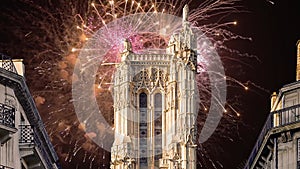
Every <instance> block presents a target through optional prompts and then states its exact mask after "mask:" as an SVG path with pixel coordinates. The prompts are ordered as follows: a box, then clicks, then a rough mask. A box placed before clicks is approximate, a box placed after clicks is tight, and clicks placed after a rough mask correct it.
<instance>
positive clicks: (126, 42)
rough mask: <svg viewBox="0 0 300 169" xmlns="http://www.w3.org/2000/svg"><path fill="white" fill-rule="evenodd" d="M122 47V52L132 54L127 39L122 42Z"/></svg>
mask: <svg viewBox="0 0 300 169" xmlns="http://www.w3.org/2000/svg"><path fill="white" fill-rule="evenodd" d="M123 45H124V49H123V52H132V45H131V42H130V41H129V40H128V39H125V40H124V42H123Z"/></svg>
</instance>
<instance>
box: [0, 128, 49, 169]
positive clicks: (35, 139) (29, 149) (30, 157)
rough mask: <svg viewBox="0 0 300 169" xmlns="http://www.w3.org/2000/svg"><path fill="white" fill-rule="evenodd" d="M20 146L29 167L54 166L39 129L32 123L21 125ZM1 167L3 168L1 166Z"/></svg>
mask: <svg viewBox="0 0 300 169" xmlns="http://www.w3.org/2000/svg"><path fill="white" fill-rule="evenodd" d="M19 130H20V137H19V147H20V154H21V157H22V159H23V162H25V163H26V165H27V166H29V168H37V169H38V168H39V169H40V168H41V169H43V168H46V166H47V167H48V168H52V167H49V166H51V165H52V163H51V161H50V157H49V155H48V153H47V150H46V148H45V147H44V146H43V144H42V142H41V139H40V137H39V135H38V134H37V131H35V129H34V127H32V126H31V125H20V126H19ZM0 169H1V168H0Z"/></svg>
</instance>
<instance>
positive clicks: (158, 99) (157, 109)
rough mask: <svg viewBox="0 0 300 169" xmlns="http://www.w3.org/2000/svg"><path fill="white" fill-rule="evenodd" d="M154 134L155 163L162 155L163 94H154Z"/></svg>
mask: <svg viewBox="0 0 300 169" xmlns="http://www.w3.org/2000/svg"><path fill="white" fill-rule="evenodd" d="M154 125H155V126H154V136H155V157H154V158H155V161H156V162H155V163H156V164H158V160H159V159H160V158H161V157H162V156H161V153H162V136H161V134H162V95H161V93H156V94H155V95H154Z"/></svg>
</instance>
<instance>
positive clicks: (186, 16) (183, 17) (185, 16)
mask: <svg viewBox="0 0 300 169" xmlns="http://www.w3.org/2000/svg"><path fill="white" fill-rule="evenodd" d="M188 13H189V6H188V5H187V4H185V5H184V7H183V13H182V19H183V22H186V21H188V17H189V16H188Z"/></svg>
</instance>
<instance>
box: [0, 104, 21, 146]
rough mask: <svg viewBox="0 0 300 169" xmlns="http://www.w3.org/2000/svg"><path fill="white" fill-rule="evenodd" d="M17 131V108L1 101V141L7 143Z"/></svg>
mask: <svg viewBox="0 0 300 169" xmlns="http://www.w3.org/2000/svg"><path fill="white" fill-rule="evenodd" d="M16 132H17V129H16V128H15V109H14V108H13V107H10V106H8V105H5V104H2V103H0V142H1V143H2V144H3V143H5V142H6V141H8V140H9V139H10V138H11V136H12V134H14V133H16Z"/></svg>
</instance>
